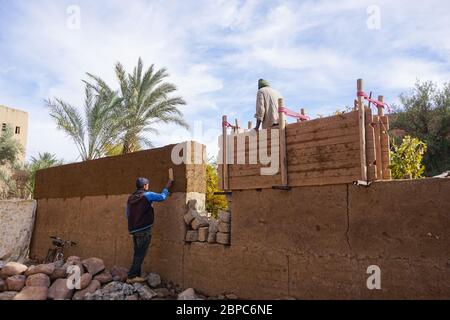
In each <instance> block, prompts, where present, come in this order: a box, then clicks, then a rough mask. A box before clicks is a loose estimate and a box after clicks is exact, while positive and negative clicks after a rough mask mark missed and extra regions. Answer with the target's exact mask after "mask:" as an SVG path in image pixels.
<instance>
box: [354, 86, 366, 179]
mask: <svg viewBox="0 0 450 320" xmlns="http://www.w3.org/2000/svg"><path fill="white" fill-rule="evenodd" d="M356 87H357V91H358V92H362V91H364V82H363V80H362V79H358V81H357V85H356ZM364 108H365V107H364V97H358V118H359V151H360V161H361V180H363V181H367V162H366V128H365V116H364V111H365V110H364Z"/></svg>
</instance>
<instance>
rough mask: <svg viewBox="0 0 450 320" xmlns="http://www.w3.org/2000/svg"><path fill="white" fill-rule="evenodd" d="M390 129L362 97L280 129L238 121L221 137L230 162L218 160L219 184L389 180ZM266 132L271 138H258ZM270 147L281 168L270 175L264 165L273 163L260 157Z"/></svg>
mask: <svg viewBox="0 0 450 320" xmlns="http://www.w3.org/2000/svg"><path fill="white" fill-rule="evenodd" d="M358 84H359V82H358ZM359 90H361V91H362V83H361V86H358V91H359ZM381 100H382V98H381ZM280 105H281V106H283V103H282V101H280ZM378 109H380V108H378ZM224 119H225V121H226V118H224ZM280 119H281V120H283V116H282V115H281V114H280ZM360 119H362V121H360ZM280 122H281V121H280ZM282 123H285V122H284V121H283V122H282ZM388 129H389V122H388V118H387V117H386V116H385V115H384V114H383V112H382V110H379V111H378V115H372V111H371V109H370V108H369V107H367V106H365V105H364V101H363V99H358V101H357V104H356V110H354V111H352V112H347V113H343V114H339V115H335V116H330V117H325V118H319V119H315V120H311V121H302V122H296V123H291V124H286V125H285V126H281V127H280V128H274V129H266V130H260V131H258V132H255V131H254V130H243V129H240V128H238V126H236V127H234V128H233V130H232V132H231V133H230V134H227V130H226V129H224V131H223V134H224V135H225V136H226V137H227V139H225V140H224V139H223V136H222V148H223V150H226V151H227V152H228V158H227V159H228V161H227V162H223V161H222V163H225V165H223V164H220V165H219V187H221V188H222V189H223V190H237V189H256V188H272V187H297V186H309V185H326V184H337V183H352V182H354V181H360V180H363V181H375V180H382V179H385V180H387V179H390V170H389V138H388V135H387V130H388ZM264 136H266V137H267V139H260V137H264ZM261 140H262V141H261ZM255 141H256V142H255ZM271 152H278V153H279V155H277V159H279V165H278V167H277V169H278V170H277V171H276V174H269V175H266V174H264V173H262V172H261V169H262V168H268V167H270V166H269V165H268V164H267V163H266V164H264V161H262V160H264V159H263V158H264V155H265V154H269V155H270V154H271ZM262 156H263V157H262ZM221 159H224V158H223V154H222V157H221ZM250 160H253V162H251V161H250ZM255 160H256V163H255Z"/></svg>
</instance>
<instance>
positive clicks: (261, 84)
mask: <svg viewBox="0 0 450 320" xmlns="http://www.w3.org/2000/svg"><path fill="white" fill-rule="evenodd" d="M269 86H270V85H269V82H268V81H267V80H264V79H259V80H258V89H261V88H264V87H269Z"/></svg>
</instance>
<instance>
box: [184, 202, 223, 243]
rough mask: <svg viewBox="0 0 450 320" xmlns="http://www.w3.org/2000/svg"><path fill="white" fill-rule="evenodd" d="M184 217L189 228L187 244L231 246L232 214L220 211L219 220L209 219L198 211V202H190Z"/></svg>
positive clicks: (205, 214) (206, 214)
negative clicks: (202, 243) (199, 243)
mask: <svg viewBox="0 0 450 320" xmlns="http://www.w3.org/2000/svg"><path fill="white" fill-rule="evenodd" d="M187 207H188V209H187V212H186V214H185V215H184V223H185V224H186V226H187V230H186V242H197V241H198V242H208V243H219V244H223V245H229V244H230V241H231V239H230V238H231V236H230V235H231V213H230V212H228V211H224V210H219V218H218V219H215V218H213V217H208V216H209V215H208V213H207V212H199V211H198V210H197V200H189V202H188V205H187Z"/></svg>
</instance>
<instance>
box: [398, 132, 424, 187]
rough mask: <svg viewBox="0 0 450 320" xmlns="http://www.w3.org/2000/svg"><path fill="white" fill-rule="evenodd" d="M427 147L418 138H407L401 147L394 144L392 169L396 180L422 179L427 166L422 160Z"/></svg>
mask: <svg viewBox="0 0 450 320" xmlns="http://www.w3.org/2000/svg"><path fill="white" fill-rule="evenodd" d="M426 151H427V145H426V144H425V143H423V142H422V141H420V140H419V139H417V138H411V137H410V136H406V137H404V138H403V142H402V143H401V145H397V144H396V143H395V141H393V142H392V150H391V165H390V169H391V172H392V177H393V178H394V179H418V178H421V177H422V174H423V172H424V171H425V166H424V165H423V164H422V158H423V155H424V153H425V152H426Z"/></svg>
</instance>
